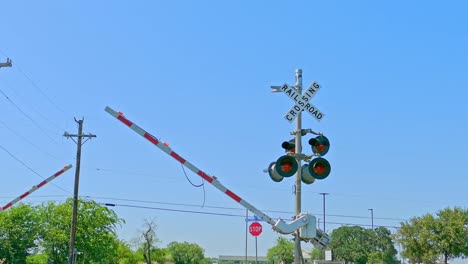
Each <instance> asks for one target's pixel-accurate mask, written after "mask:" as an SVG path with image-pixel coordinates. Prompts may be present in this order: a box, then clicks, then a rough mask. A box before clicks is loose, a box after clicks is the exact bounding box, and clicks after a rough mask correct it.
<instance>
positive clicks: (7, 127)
mask: <svg viewBox="0 0 468 264" xmlns="http://www.w3.org/2000/svg"><path fill="white" fill-rule="evenodd" d="M0 124H1V125H3V126H4V127H5V128H6V129H8V130H9V131H10V132H11V133H12V134H14V135H15V136H17V137H19V138H21V139H22V140H24V141H25V142H27V143H28V144H29V145H31V146H33V147H34V148H35V149H37V150H38V151H40V152H42V153H44V154H46V155H47V156H49V157H51V158H54V159H56V160H59V161H60V159H59V158H58V157H57V156H54V155H52V154H50V153H49V152H47V151H45V150H43V149H41V148H40V147H38V146H37V145H36V144H34V143H33V142H32V141H30V140H29V139H28V138H27V137H25V136H23V135H21V134H20V133H18V132H17V131H15V130H14V129H12V128H11V127H9V126H8V125H7V124H6V123H5V122H3V121H2V120H0Z"/></svg>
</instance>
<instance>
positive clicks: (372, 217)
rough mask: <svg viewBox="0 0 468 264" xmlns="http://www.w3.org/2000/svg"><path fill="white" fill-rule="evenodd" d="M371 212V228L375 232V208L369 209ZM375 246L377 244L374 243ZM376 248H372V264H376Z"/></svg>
mask: <svg viewBox="0 0 468 264" xmlns="http://www.w3.org/2000/svg"><path fill="white" fill-rule="evenodd" d="M368 210H369V211H370V212H371V224H372V225H371V226H372V231H374V209H373V208H369V209H368ZM372 244H373V246H375V242H373V243H372ZM374 251H375V249H374V247H372V256H371V264H374Z"/></svg>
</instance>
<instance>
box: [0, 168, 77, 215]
mask: <svg viewBox="0 0 468 264" xmlns="http://www.w3.org/2000/svg"><path fill="white" fill-rule="evenodd" d="M71 167H72V165H68V166H65V167H63V169H61V170H59V171H57V172H56V173H55V174H54V175H52V176H50V177H49V178H47V179H45V180H43V181H41V182H40V183H39V184H38V185H34V186H33V187H32V188H31V189H29V190H28V191H27V192H25V193H23V194H22V195H20V196H18V197H16V198H15V199H13V200H12V201H11V202H9V203H7V204H6V205H5V206H3V207H0V212H1V211H5V210H6V209H8V208H10V207H12V206H13V205H14V204H15V203H17V202H19V201H21V200H23V199H24V198H25V197H26V196H28V195H30V194H31V193H33V192H35V191H37V190H38V189H39V188H41V187H42V186H44V185H46V184H47V183H49V182H51V181H53V180H54V179H55V178H57V177H58V176H60V175H62V174H63V173H64V172H66V171H67V170H69V169H70V168H71Z"/></svg>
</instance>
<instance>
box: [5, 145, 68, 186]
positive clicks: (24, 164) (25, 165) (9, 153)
mask: <svg viewBox="0 0 468 264" xmlns="http://www.w3.org/2000/svg"><path fill="white" fill-rule="evenodd" d="M0 148H1V149H3V150H4V151H5V152H6V153H8V155H10V156H11V157H13V158H14V159H15V160H16V161H18V162H19V163H20V164H21V165H23V166H24V167H25V168H27V169H28V170H29V171H31V172H32V173H34V174H36V175H37V176H39V177H40V178H42V179H43V180H45V179H46V178H45V177H44V176H42V175H40V174H39V173H38V172H37V171H35V170H33V169H32V168H31V167H29V166H28V165H27V164H26V163H24V162H23V161H22V160H20V159H19V158H18V157H16V156H15V155H13V153H11V152H10V151H8V150H7V149H6V148H4V147H3V146H2V145H0ZM51 185H53V186H55V187H57V188H59V189H61V190H62V191H64V192H66V193H70V192H69V191H67V190H66V189H64V188H62V187H60V186H58V185H56V184H54V183H51Z"/></svg>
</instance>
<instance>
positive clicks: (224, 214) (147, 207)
mask: <svg viewBox="0 0 468 264" xmlns="http://www.w3.org/2000/svg"><path fill="white" fill-rule="evenodd" d="M99 204H101V205H104V206H109V207H128V208H138V209H149V210H159V211H169V212H179V213H192V214H202V215H217V216H229V217H239V218H241V217H242V218H245V215H242V214H226V213H213V212H203V211H194V210H180V209H172V208H162V207H151V206H139V205H130V204H115V203H102V202H99ZM273 219H275V220H278V219H280V218H273ZM327 223H329V224H337V225H356V226H370V225H366V224H355V223H339V222H327ZM374 227H386V228H399V227H398V226H387V225H374Z"/></svg>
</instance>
